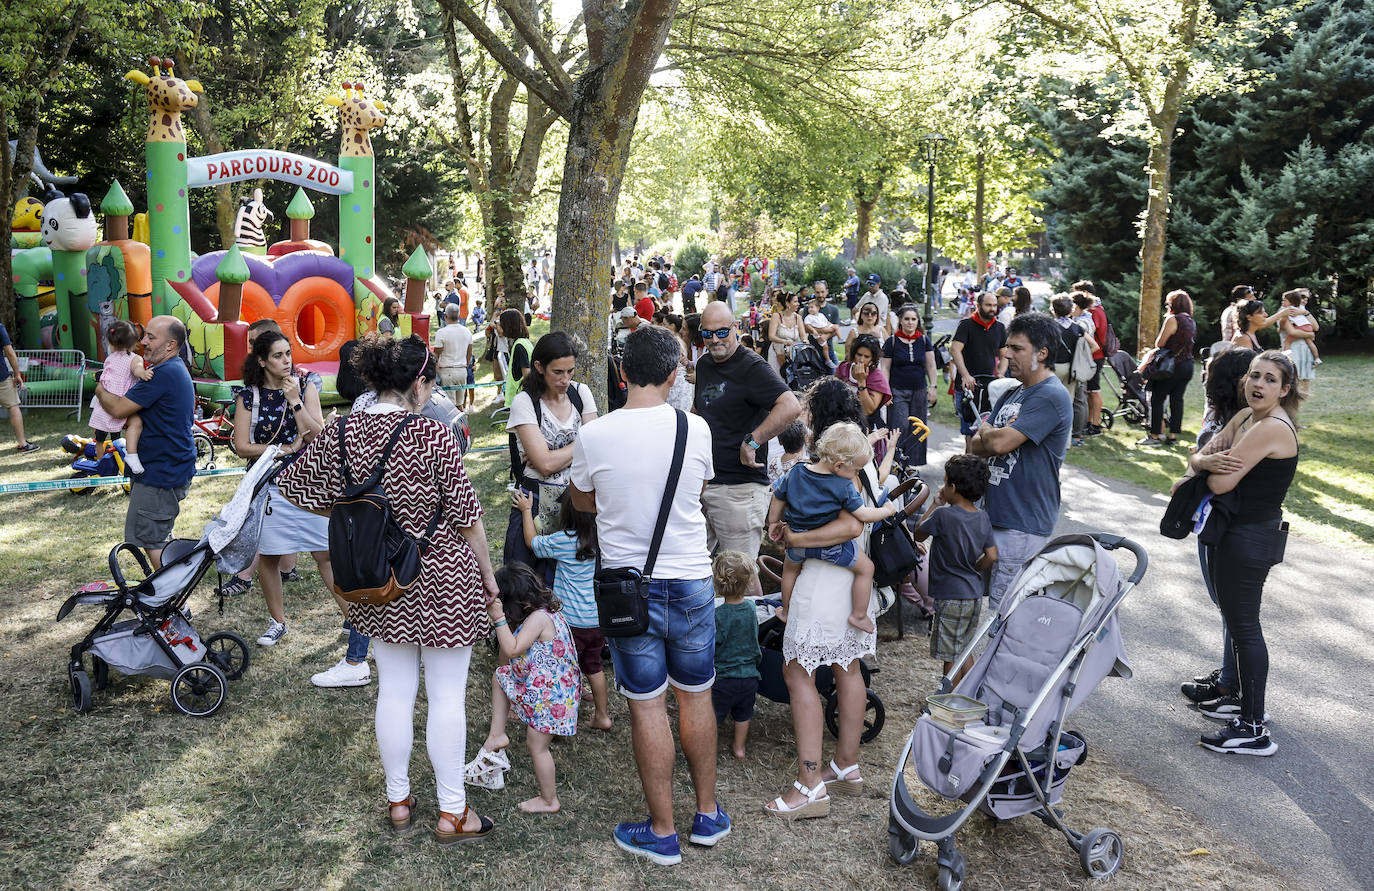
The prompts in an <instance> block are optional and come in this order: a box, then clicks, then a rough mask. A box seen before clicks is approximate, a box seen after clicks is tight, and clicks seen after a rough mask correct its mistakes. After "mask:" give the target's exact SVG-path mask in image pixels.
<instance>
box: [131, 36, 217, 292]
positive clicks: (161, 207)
mask: <svg viewBox="0 0 1374 891" xmlns="http://www.w3.org/2000/svg"><path fill="white" fill-rule="evenodd" d="M148 64H149V65H151V66H152V68H153V76H152V77H149V76H148V75H146V74H144V73H143V72H142V71H130V72H129V73H128V74H126V75H125V77H127V78H128V79H129V80H132V81H136V82H138V83H140V84H143V86H144V90H145V92H146V93H147V95H148V136H147V139H146V141H145V144H144V151H145V155H146V158H147V165H148V228H149V231H150V233H151V236H152V273H153V315H162V314H164V313H167V312H169V311H170V310H171V308H172V305H173V303H174V302H176V301H178V300H180V298H179V297H177V295H176V293H175V292H174V291H172V290H171V289H170V288H168V287H167V282H168V281H175V282H184V281H188V280H189V279H190V278H191V211H190V205H189V203H188V201H187V198H186V134H185V132H184V131H183V130H182V129H181V112H182V111H183V110H185V109H188V108H195V107H196V103H197V102H198V101H199V100H198V99H197V98H196V93H199V92H201V87H200V84H199V83H197V82H196V81H193V80H192V81H184V80H182V79H181V78H179V77H175V76H173V75H172V63H171V60H170V59H149V60H148ZM164 67H165V68H166V69H167V73H166V74H163V73H162V71H161V69H162V68H164Z"/></svg>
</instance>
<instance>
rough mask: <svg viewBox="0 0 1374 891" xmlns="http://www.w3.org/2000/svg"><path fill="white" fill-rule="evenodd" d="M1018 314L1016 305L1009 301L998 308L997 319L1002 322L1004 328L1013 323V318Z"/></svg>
mask: <svg viewBox="0 0 1374 891" xmlns="http://www.w3.org/2000/svg"><path fill="white" fill-rule="evenodd" d="M1015 316H1016V307H1015V306H1013V305H1012V304H1010V303H1008V304H1007V305H1006V306H1004V307H1002V308H1001V309H999V310H997V321H999V322H1001V323H1002V327H1003V328H1007V327H1009V326H1010V325H1011V320H1012V319H1013V318H1014V317H1015Z"/></svg>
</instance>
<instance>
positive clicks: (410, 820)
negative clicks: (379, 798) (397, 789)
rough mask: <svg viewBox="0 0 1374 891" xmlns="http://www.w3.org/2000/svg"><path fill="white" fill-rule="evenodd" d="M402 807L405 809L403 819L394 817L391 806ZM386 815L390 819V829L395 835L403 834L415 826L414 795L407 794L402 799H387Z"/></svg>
mask: <svg viewBox="0 0 1374 891" xmlns="http://www.w3.org/2000/svg"><path fill="white" fill-rule="evenodd" d="M398 807H403V808H405V809H406V816H405V819H404V820H398V819H396V817H395V815H393V814H392V812H391V811H392V808H398ZM386 815H387V817H388V818H389V819H390V820H391V831H392V832H394V833H396V834H397V835H405V834H406V833H407V832H410V831H411V830H412V829H414V828H415V796H414V795H409V796H407V797H406V799H405V800H404V801H388V802H387V803H386Z"/></svg>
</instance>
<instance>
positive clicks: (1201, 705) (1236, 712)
mask: <svg viewBox="0 0 1374 891" xmlns="http://www.w3.org/2000/svg"><path fill="white" fill-rule="evenodd" d="M1183 686H1185V687H1186V686H1188V685H1187V684H1184V685H1183ZM1183 695H1185V696H1186V695H1188V694H1187V692H1186V691H1185V692H1184V694H1183ZM1197 707H1198V711H1200V712H1202V713H1203V714H1204V715H1206V716H1207V717H1209V718H1216V719H1217V720H1219V721H1230V720H1231V719H1232V718H1239V717H1240V697H1239V696H1237V695H1236V694H1234V693H1226V694H1224V695H1220V696H1217V697H1216V698H1215V699H1211V700H1207V701H1204V702H1198V705H1197ZM1264 720H1266V721H1268V720H1269V713H1268V712H1265V713H1264Z"/></svg>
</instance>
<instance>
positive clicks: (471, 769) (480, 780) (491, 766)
mask: <svg viewBox="0 0 1374 891" xmlns="http://www.w3.org/2000/svg"><path fill="white" fill-rule="evenodd" d="M508 770H510V759H509V758H507V757H506V753H505V750H503V749H498V750H496V751H492V750H491V749H482V750H480V751H479V752H478V753H477V757H476V758H474V759H472V760H471V761H469V762H468V763H467V766H465V767H464V768H463V782H465V783H467V784H468V785H470V786H480V787H481V788H483V789H492V790H497V789H504V788H506V771H508Z"/></svg>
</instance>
